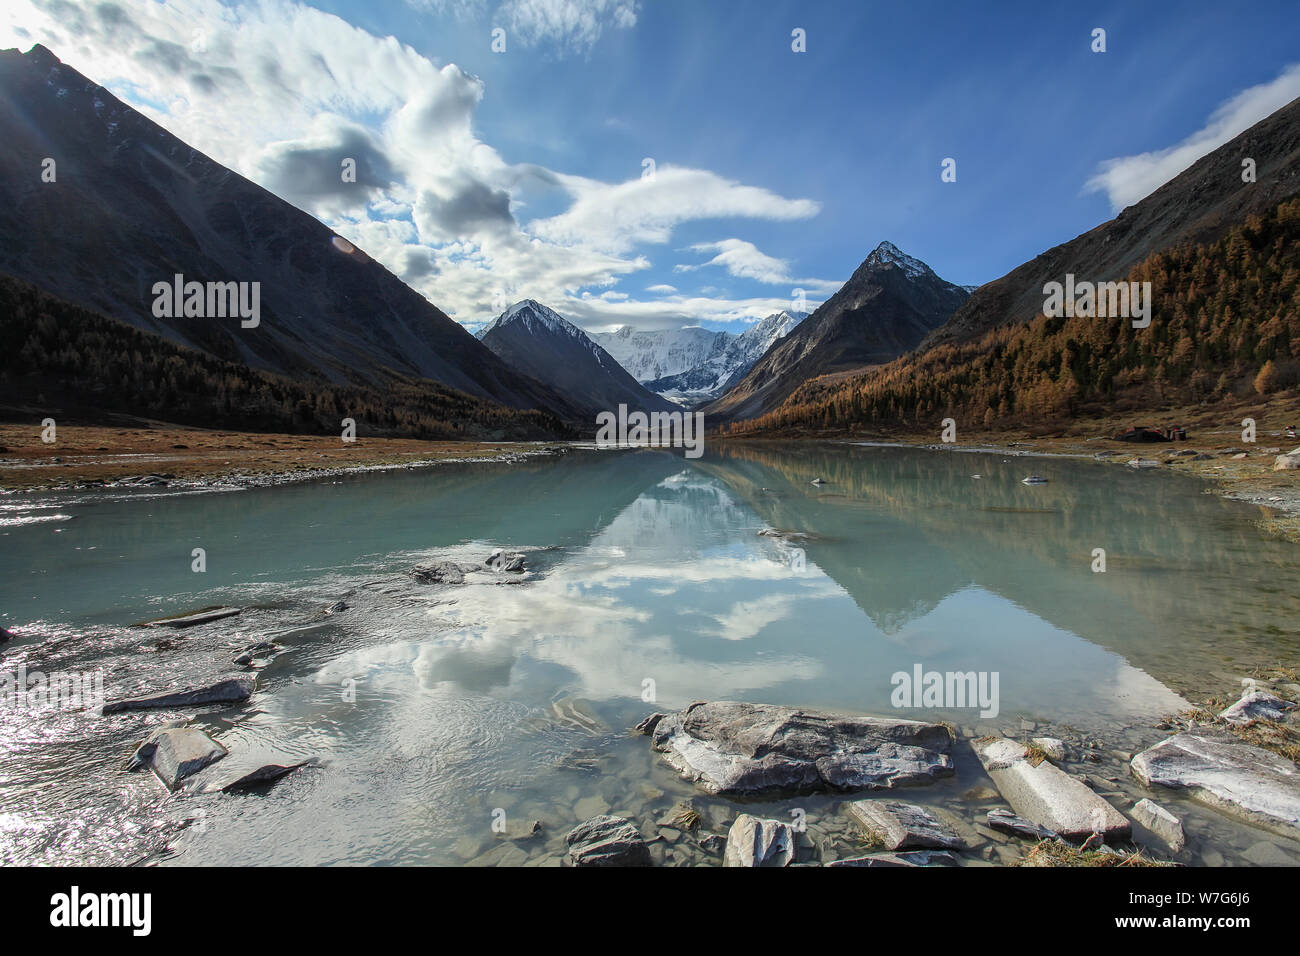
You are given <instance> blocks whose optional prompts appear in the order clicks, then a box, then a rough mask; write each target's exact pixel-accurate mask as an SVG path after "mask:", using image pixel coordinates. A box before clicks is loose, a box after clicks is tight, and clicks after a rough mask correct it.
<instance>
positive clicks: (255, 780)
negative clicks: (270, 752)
mask: <svg viewBox="0 0 1300 956" xmlns="http://www.w3.org/2000/svg"><path fill="white" fill-rule="evenodd" d="M315 763H316V761H315V760H314V759H313V760H304V761H302V762H301V763H295V764H289V765H288V766H285V765H283V764H278V763H268V764H266V765H265V766H262V767H258V768H257V769H256V770H254V771H252V772H251V773H246V774H244V775H243V776H242V777H239V778H237V779H235V780H231V781H230V782H229V783H223V784H222V785H221V786H220V790H221V792H222V793H242V792H244V791H246V790H255V789H257V788H258V787H266V786H269V785H270V784H273V783H275V782H276V781H278V780H281V779H283V778H284V777H287V776H289V774H291V773H293V772H294V771H295V770H298V769H299V768H301V767H308V766H312V765H314V764H315Z"/></svg>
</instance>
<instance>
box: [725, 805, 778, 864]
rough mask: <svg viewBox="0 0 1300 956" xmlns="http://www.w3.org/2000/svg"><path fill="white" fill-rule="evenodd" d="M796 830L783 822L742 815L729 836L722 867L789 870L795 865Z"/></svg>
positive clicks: (733, 825)
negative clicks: (778, 867)
mask: <svg viewBox="0 0 1300 956" xmlns="http://www.w3.org/2000/svg"><path fill="white" fill-rule="evenodd" d="M794 853H795V830H794V827H792V826H791V825H790V824H788V823H784V822H782V821H780V820H762V819H759V818H758V817H755V816H751V815H750V814H748V813H742V814H741V815H740V816H738V817H737V818H736V822H735V823H733V824H732V825H731V831H730V832H729V833H728V834H727V849H726V851H725V853H724V854H723V860H722V865H723V866H748V867H759V866H762V867H771V866H789V865H790V864H791V863H792V862H793V861H794Z"/></svg>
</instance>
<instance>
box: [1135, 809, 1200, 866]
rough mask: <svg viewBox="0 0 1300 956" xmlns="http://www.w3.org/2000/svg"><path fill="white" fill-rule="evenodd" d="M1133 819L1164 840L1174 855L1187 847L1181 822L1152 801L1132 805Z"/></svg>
mask: <svg viewBox="0 0 1300 956" xmlns="http://www.w3.org/2000/svg"><path fill="white" fill-rule="evenodd" d="M1133 819H1134V820H1136V821H1137V822H1138V823H1140V824H1142V826H1144V827H1146V828H1147V829H1148V830H1150V831H1151V832H1152V833H1154V834H1155V835H1156V836H1158V837H1160V839H1162V840H1164V841H1165V843H1167V844H1168V845H1169V849H1171V850H1173V851H1174V852H1175V853H1177V852H1178V851H1179V850H1181V849H1182V848H1183V847H1185V846H1186V845H1187V837H1186V835H1185V834H1184V833H1183V821H1182V820H1179V819H1178V818H1177V817H1176V816H1174V815H1173V814H1172V813H1170V812H1169V811H1168V810H1166V809H1165V808H1164V807H1162V806H1160V804H1158V803H1156V802H1154V801H1152V800H1146V799H1143V800H1139V801H1138V802H1137V803H1135V804H1133Z"/></svg>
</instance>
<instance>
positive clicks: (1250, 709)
mask: <svg viewBox="0 0 1300 956" xmlns="http://www.w3.org/2000/svg"><path fill="white" fill-rule="evenodd" d="M1295 709H1296V705H1295V703H1294V702H1292V701H1289V700H1283V699H1282V698H1281V697H1276V696H1274V695H1273V694H1268V693H1265V692H1264V691H1261V690H1257V691H1252V692H1249V693H1246V694H1243V695H1242V698H1241V700H1239V701H1237V702H1236V703H1235V704H1233V705H1232V706H1231V707H1229V708H1227V709H1226V710H1224V711H1223V712H1222V713H1220V714H1219V717H1220V718H1221V719H1222V720H1226V721H1227V722H1228V723H1230V724H1244V723H1248V722H1250V721H1252V720H1286V718H1287V714H1288V712H1290V711H1293V710H1295Z"/></svg>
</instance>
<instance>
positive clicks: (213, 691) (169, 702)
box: [103, 677, 255, 714]
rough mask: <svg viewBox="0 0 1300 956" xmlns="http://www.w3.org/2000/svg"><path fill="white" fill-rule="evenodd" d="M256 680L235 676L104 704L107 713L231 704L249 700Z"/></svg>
mask: <svg viewBox="0 0 1300 956" xmlns="http://www.w3.org/2000/svg"><path fill="white" fill-rule="evenodd" d="M254 684H255V682H254V680H253V678H251V677H234V678H231V679H230V680H223V681H221V682H220V683H219V684H213V685H212V686H211V687H202V688H200V689H198V690H191V689H189V688H186V689H185V690H182V691H172V692H169V693H166V694H158V695H156V696H154V697H133V698H129V699H127V700H117V701H113V702H112V703H110V704H105V705H104V710H103V712H104V713H105V714H119V713H122V712H123V711H128V710H151V709H156V708H159V707H197V706H200V705H202V704H231V703H235V702H237V701H241V700H247V699H248V698H249V697H250V696H251V695H252V693H253V687H254Z"/></svg>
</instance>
